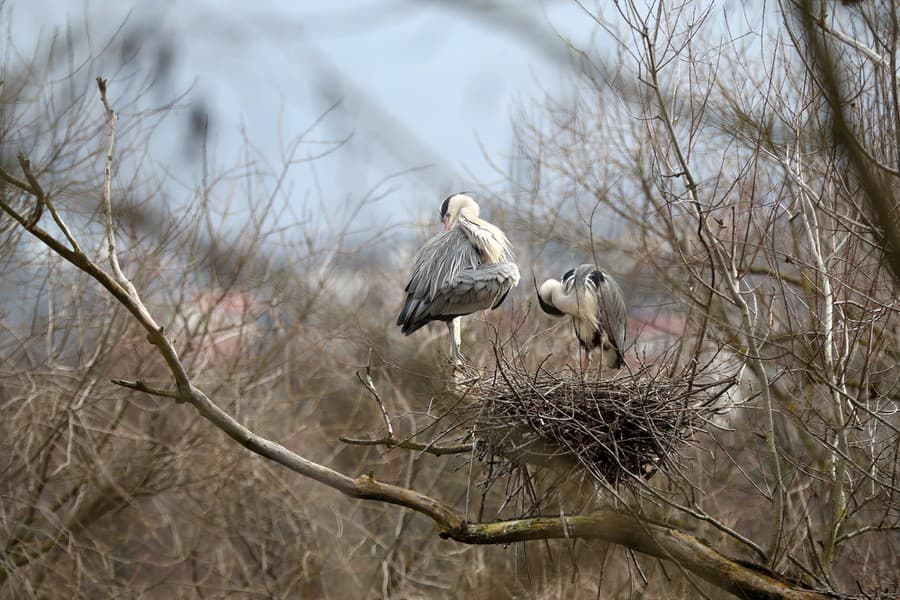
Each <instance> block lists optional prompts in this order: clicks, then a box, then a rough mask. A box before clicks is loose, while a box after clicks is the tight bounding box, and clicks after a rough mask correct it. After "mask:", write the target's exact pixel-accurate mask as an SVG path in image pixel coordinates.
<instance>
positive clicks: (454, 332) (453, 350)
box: [447, 317, 463, 367]
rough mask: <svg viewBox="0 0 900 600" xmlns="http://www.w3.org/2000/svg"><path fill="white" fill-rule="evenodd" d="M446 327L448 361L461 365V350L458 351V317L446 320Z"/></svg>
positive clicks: (454, 364) (459, 335)
mask: <svg viewBox="0 0 900 600" xmlns="http://www.w3.org/2000/svg"><path fill="white" fill-rule="evenodd" d="M447 329H449V330H450V362H451V363H453V366H456V367H461V366H462V358H463V355H462V352H460V349H459V348H460V346H462V332H461V330H460V327H459V317H456V318H455V319H453V320H451V321H448V322H447Z"/></svg>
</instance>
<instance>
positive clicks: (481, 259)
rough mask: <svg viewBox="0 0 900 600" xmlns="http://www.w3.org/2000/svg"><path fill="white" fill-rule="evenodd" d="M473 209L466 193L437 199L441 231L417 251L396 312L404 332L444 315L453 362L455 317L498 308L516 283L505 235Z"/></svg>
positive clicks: (457, 342)
mask: <svg viewBox="0 0 900 600" xmlns="http://www.w3.org/2000/svg"><path fill="white" fill-rule="evenodd" d="M478 214H479V209H478V204H477V203H476V202H475V201H474V200H473V199H472V198H470V197H469V196H467V195H465V194H453V195H452V196H449V197H447V198H446V199H445V200H444V201H443V202H442V203H441V208H440V215H441V222H442V223H443V224H444V231H443V233H440V234H438V235H436V236H435V237H433V238H431V239H430V240H428V242H426V243H425V245H424V246H422V249H421V250H419V252H418V254H417V255H416V258H415V263H414V267H413V274H412V276H411V277H410V279H409V283H407V284H406V290H405V291H406V302H405V303H404V304H403V308H402V309H401V310H400V315H399V316H398V317H397V325H399V326H400V327H401V328H402V329H401V330H402V332H403V333H404V335H410V334H411V333H413V332H415V331H416V330H418V329H419V328H421V327H422V326H423V325H425V324H426V323H430V322H431V321H445V322H446V323H447V327H448V329H449V330H450V351H451V358H452V362H453V364H454V366H459V365H461V364H462V353H461V352H460V346H461V344H462V340H461V334H460V327H459V318H460V317H462V316H465V315H468V314H471V313H473V312H476V311H479V310H484V309H488V308H492V309H493V308H497V307H498V306H500V304H501V303H502V302H503V300H504V299H506V295H507V294H509V290H510V289H512V288H513V287H515V286H516V285H517V284H518V283H519V269H518V267H517V266H516V264H515V262H513V260H514V256H513V253H512V250H511V248H510V243H509V240H508V239H507V238H506V235H504V233H503V232H502V231H500V229H498V228H497V227H495V226H494V225H492V224H490V223H488V222H487V221H485V220H483V219H480V218H479V217H478Z"/></svg>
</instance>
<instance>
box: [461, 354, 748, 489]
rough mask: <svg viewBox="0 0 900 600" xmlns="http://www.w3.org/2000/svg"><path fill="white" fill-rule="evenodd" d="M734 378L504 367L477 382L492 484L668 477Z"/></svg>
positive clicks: (479, 424) (476, 431)
mask: <svg viewBox="0 0 900 600" xmlns="http://www.w3.org/2000/svg"><path fill="white" fill-rule="evenodd" d="M734 384H735V380H734V378H711V377H710V378H708V379H707V380H705V381H702V382H701V381H699V380H698V379H694V380H691V379H673V378H670V377H666V376H664V375H661V374H660V371H659V370H658V369H654V370H651V369H648V368H645V369H641V370H639V371H636V372H633V373H628V374H622V375H620V376H617V377H615V378H611V379H590V378H585V377H583V376H581V375H580V374H576V373H571V372H569V373H563V374H558V373H551V372H549V371H546V370H544V369H539V370H538V371H537V373H534V372H531V371H529V370H527V369H524V368H522V367H520V366H518V365H513V364H510V363H509V362H505V363H504V362H503V361H498V367H497V370H496V373H495V374H494V376H493V377H492V378H490V379H482V380H479V381H478V382H476V383H475V384H473V385H474V389H472V390H469V392H468V395H469V397H470V398H472V399H473V400H474V401H473V402H469V403H467V404H466V408H465V409H464V410H468V411H474V412H473V413H471V414H470V419H469V420H470V422H471V423H472V426H471V429H470V431H471V432H472V435H473V437H474V438H475V440H477V441H478V448H479V453H478V454H477V458H480V459H482V460H485V459H486V460H488V461H489V462H490V464H491V467H492V469H491V473H492V474H491V475H490V476H489V477H488V479H487V481H486V484H488V485H489V484H490V483H492V482H493V481H496V480H498V479H500V478H501V477H502V476H504V475H509V474H511V473H515V472H517V471H518V470H519V469H520V468H521V467H523V465H534V466H538V467H546V468H547V469H549V470H552V471H554V472H555V473H556V478H557V480H558V481H561V479H571V478H572V477H580V478H584V476H585V475H587V476H589V479H590V480H591V481H593V482H594V483H595V484H600V485H609V486H613V487H616V486H620V485H634V484H636V483H637V482H639V481H640V480H642V479H644V478H646V477H649V476H650V475H652V474H653V473H655V472H656V471H657V470H663V471H665V470H666V467H667V465H668V464H669V463H671V462H673V461H674V460H676V458H677V457H678V456H679V453H680V452H681V450H682V449H683V448H684V447H686V446H687V445H688V444H690V443H691V440H692V439H693V435H694V432H695V431H696V430H697V429H699V428H700V427H702V426H703V425H704V424H705V422H706V421H707V419H708V418H709V417H710V416H711V415H713V414H714V413H715V412H716V411H717V410H720V407H718V403H717V400H718V399H719V398H721V397H722V395H723V394H725V393H726V392H727V391H728V390H729V389H730V388H731V387H732V386H733V385H734Z"/></svg>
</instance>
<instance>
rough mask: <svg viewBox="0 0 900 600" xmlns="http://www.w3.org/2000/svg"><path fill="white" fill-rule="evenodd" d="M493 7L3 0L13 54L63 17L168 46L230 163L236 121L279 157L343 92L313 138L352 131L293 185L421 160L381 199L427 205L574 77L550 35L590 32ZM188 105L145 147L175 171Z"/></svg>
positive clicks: (385, 171)
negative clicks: (522, 115) (527, 110)
mask: <svg viewBox="0 0 900 600" xmlns="http://www.w3.org/2000/svg"><path fill="white" fill-rule="evenodd" d="M473 4H477V2H475V3H473ZM497 4H499V5H500V6H507V7H510V8H506V9H503V10H504V11H507V12H508V11H510V10H514V11H515V12H514V13H512V16H510V15H508V14H503V13H493V14H492V15H491V16H488V17H487V18H485V17H484V16H483V15H482V16H477V14H476V13H475V12H473V11H466V10H462V9H459V8H453V9H448V8H446V7H447V6H449V5H452V4H451V1H450V0H448V1H447V2H446V3H444V2H423V1H418V2H415V1H408V0H406V1H404V0H399V1H398V0H377V1H376V0H343V1H339V2H331V3H325V2H311V1H307V2H294V1H290V0H270V1H268V2H254V3H248V2H237V1H232V0H227V1H210V0H175V1H171V2H165V1H154V2H150V1H146V0H144V1H141V0H132V1H131V2H128V1H123V2H115V3H112V2H99V1H95V2H85V3H77V2H67V1H65V0H12V2H11V7H12V10H13V23H14V26H15V27H14V31H15V36H16V37H15V39H16V40H17V45H19V46H23V48H22V49H25V48H27V47H28V46H29V45H30V44H33V40H34V39H36V36H37V35H38V32H40V35H42V36H44V38H46V37H47V36H49V35H50V33H51V32H52V31H53V29H54V27H62V28H65V27H66V23H67V22H68V23H69V24H70V25H69V26H70V27H71V28H72V29H74V30H75V31H76V32H78V31H82V32H83V31H84V30H85V29H86V27H85V23H87V24H88V25H87V28H88V29H89V30H90V32H91V39H92V43H93V44H94V45H95V46H98V45H99V44H101V43H102V41H103V40H106V39H108V38H109V37H110V36H111V35H112V33H113V31H114V30H115V28H116V27H117V26H119V25H120V24H121V23H122V22H123V21H126V23H127V24H128V26H131V27H136V28H140V29H141V30H143V31H146V32H147V37H146V38H145V39H146V40H147V41H146V42H145V43H144V44H143V45H142V47H141V49H140V50H139V56H138V61H139V62H140V64H142V65H147V66H149V65H152V64H154V62H153V61H155V60H157V59H158V49H159V48H160V47H163V46H165V45H166V44H169V45H170V46H171V47H172V48H173V49H174V62H173V63H172V69H171V71H170V72H169V75H168V77H167V79H166V82H165V83H167V84H168V86H167V87H166V89H167V90H171V91H172V92H175V91H183V90H186V89H189V88H190V90H191V91H190V93H189V95H188V96H187V98H186V101H187V103H194V104H195V105H203V106H205V107H206V108H207V109H208V111H209V114H210V122H211V123H212V129H211V136H212V137H211V142H212V144H211V145H212V147H213V149H214V150H215V158H216V159H217V161H218V162H219V163H220V164H223V165H224V164H230V163H231V162H233V161H235V160H236V159H237V158H238V156H239V155H238V152H237V149H238V148H239V147H240V145H241V131H242V130H243V131H244V132H245V133H246V135H247V136H248V137H249V139H250V140H251V141H252V143H253V144H254V145H255V146H256V147H257V148H259V149H260V150H261V151H262V152H263V153H264V154H266V155H269V156H271V157H272V159H273V160H275V159H276V157H277V155H278V148H279V134H283V135H284V136H285V137H286V138H290V137H292V136H294V135H296V134H298V133H299V132H301V131H303V130H305V129H306V128H307V127H309V125H310V124H312V123H313V122H314V121H315V120H316V118H317V117H318V116H319V115H320V114H321V113H322V112H323V111H324V110H325V109H326V108H327V107H328V106H329V104H331V103H332V102H335V101H337V100H341V104H340V106H339V107H338V108H337V109H336V110H335V111H334V112H333V113H332V114H331V115H329V117H328V118H327V119H325V121H324V122H323V124H322V126H321V127H319V128H318V129H316V131H315V132H314V133H313V134H312V135H311V138H314V139H318V140H334V139H339V138H343V137H346V136H349V135H352V138H351V141H350V142H349V144H348V145H347V147H345V148H344V149H342V150H341V151H340V152H337V153H335V154H334V155H332V156H329V157H326V158H323V159H320V160H318V161H317V162H316V163H315V170H314V171H313V170H312V168H311V167H309V166H301V167H300V168H299V169H297V170H295V171H294V180H293V182H292V183H293V186H294V189H298V190H302V189H304V188H306V189H314V190H315V193H318V194H320V195H321V196H323V197H327V198H337V199H341V198H345V197H348V195H349V196H357V195H360V194H362V193H363V192H364V191H366V190H368V189H369V188H371V187H372V186H373V185H375V184H376V182H378V181H380V180H382V179H384V178H385V177H388V176H390V175H393V174H396V173H399V172H403V171H407V170H409V169H415V168H418V167H427V168H425V169H423V170H420V171H417V173H416V174H415V175H406V176H403V177H400V178H398V179H395V180H392V182H391V186H392V189H393V190H394V191H393V192H392V193H391V206H395V207H399V208H400V209H402V210H407V211H411V212H413V213H419V212H420V211H424V212H427V213H430V212H433V210H432V209H435V210H436V208H435V207H436V206H437V204H438V203H439V202H440V200H441V198H442V197H443V195H444V194H446V193H447V192H449V191H454V190H459V189H472V188H473V185H475V182H476V180H477V181H481V182H485V183H488V184H491V183H496V182H497V181H498V179H499V178H498V176H497V175H496V174H495V172H494V171H493V170H492V168H491V167H490V165H489V162H488V161H487V160H485V158H484V156H483V152H486V153H487V154H488V155H489V156H490V157H491V158H492V160H494V161H496V163H497V164H498V165H500V166H501V167H505V166H506V164H507V162H506V161H507V157H508V156H509V154H510V150H511V125H510V118H511V113H512V111H513V109H514V108H515V107H516V106H517V105H521V104H527V103H528V102H530V101H531V100H533V99H536V98H540V97H541V96H543V94H544V93H545V90H546V91H549V92H551V93H553V92H554V90H557V89H560V90H562V89H564V85H565V82H566V81H567V79H568V78H569V76H570V74H569V72H568V70H567V68H566V67H565V66H564V64H563V63H562V62H561V61H559V60H554V59H553V58H551V57H550V56H549V52H548V50H547V48H548V47H553V46H555V50H553V49H552V48H551V50H550V52H553V51H557V52H562V51H563V50H562V49H563V46H562V43H561V42H557V40H556V39H555V35H556V32H555V31H554V30H558V31H564V32H566V35H568V36H573V37H575V38H576V39H579V40H582V41H583V40H586V39H587V38H588V36H590V33H591V31H592V29H593V24H592V23H591V21H590V18H589V17H586V16H585V15H584V14H583V13H582V11H581V9H579V8H578V6H577V5H575V4H573V3H570V2H563V1H550V2H546V3H538V2H535V3H527V2H513V1H505V0H501V1H500V2H497ZM85 15H87V18H85ZM126 19H127V20H126ZM492 20H493V22H494V23H495V24H494V25H491V24H490V23H491V22H492ZM522 22H524V23H530V24H533V27H535V28H537V29H540V30H544V31H546V32H547V35H546V36H540V37H541V39H542V41H541V44H543V46H542V47H543V49H541V46H540V45H539V44H535V43H533V42H529V41H526V38H530V39H532V40H534V39H535V38H536V37H538V36H534V35H533V33H532V34H528V33H525V34H522V33H519V34H516V33H512V32H510V31H509V29H510V28H513V29H515V28H518V29H517V30H518V31H521V27H522V26H521V23H522ZM496 23H500V26H497V25H496ZM504 29H506V30H504ZM112 93H114V90H112ZM163 99H164V98H162V97H160V98H153V99H148V102H160V101H162V100H163ZM188 110H189V109H188V108H184V109H182V113H184V114H185V117H184V118H181V117H179V118H177V119H175V120H172V121H171V122H170V123H169V124H168V128H169V129H164V130H163V133H162V134H161V135H158V136H157V139H156V140H155V142H154V144H155V148H154V155H155V156H156V158H157V160H161V161H163V162H165V161H166V157H171V163H170V168H172V170H173V172H175V173H178V174H179V175H182V176H185V174H184V169H191V170H196V167H197V165H196V164H193V163H192V162H191V161H188V160H187V158H188V157H189V156H190V154H189V153H188V152H187V151H186V150H185V146H184V142H183V141H182V140H181V139H179V136H180V133H179V130H180V129H182V130H183V128H184V125H185V119H186V118H187V117H186V114H187V111H188ZM157 149H158V151H157ZM309 151H310V152H312V151H314V148H310V149H309ZM432 204H433V205H434V206H431V205H432ZM390 220H395V219H390Z"/></svg>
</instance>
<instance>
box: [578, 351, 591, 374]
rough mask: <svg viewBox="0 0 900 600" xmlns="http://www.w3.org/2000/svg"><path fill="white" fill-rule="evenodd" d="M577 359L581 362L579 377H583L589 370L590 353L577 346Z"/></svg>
mask: <svg viewBox="0 0 900 600" xmlns="http://www.w3.org/2000/svg"><path fill="white" fill-rule="evenodd" d="M578 358H579V360H580V362H581V376H582V377H584V375H585V374H586V373H587V372H588V369H590V368H591V353H590V352H588V351H587V349H586V348H585V347H584V346H581V345H580V344H579V345H578Z"/></svg>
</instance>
